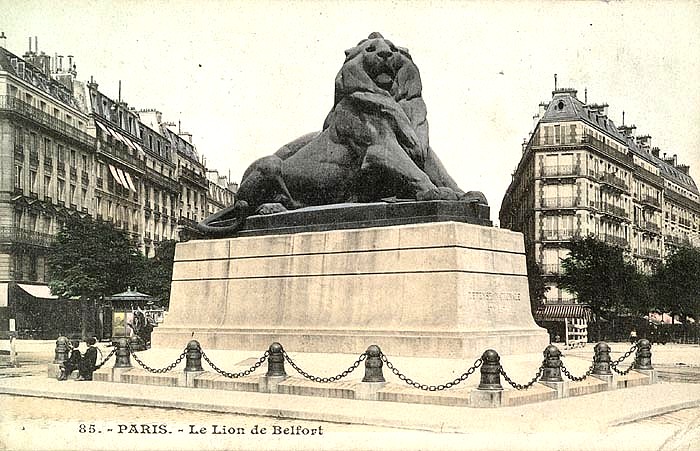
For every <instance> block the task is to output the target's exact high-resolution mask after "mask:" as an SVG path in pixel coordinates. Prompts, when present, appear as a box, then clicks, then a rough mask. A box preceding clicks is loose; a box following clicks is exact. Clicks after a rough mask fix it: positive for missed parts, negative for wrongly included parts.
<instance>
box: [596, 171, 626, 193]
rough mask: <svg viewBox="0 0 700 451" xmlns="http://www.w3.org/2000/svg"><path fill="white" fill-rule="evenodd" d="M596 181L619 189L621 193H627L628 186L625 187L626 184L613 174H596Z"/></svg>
mask: <svg viewBox="0 0 700 451" xmlns="http://www.w3.org/2000/svg"><path fill="white" fill-rule="evenodd" d="M598 180H600V181H601V182H602V183H605V184H607V185H610V186H613V187H615V188H618V189H621V190H623V191H629V186H628V185H627V182H625V181H624V180H623V179H622V178H620V177H618V176H616V175H615V174H610V173H603V174H598Z"/></svg>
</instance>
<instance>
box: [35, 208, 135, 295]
mask: <svg viewBox="0 0 700 451" xmlns="http://www.w3.org/2000/svg"><path fill="white" fill-rule="evenodd" d="M139 259H140V253H139V250H138V248H137V246H136V244H135V243H134V242H133V241H131V240H130V239H129V237H128V236H127V235H126V233H124V232H123V231H121V230H117V229H115V228H114V227H113V226H112V224H110V223H107V222H102V221H94V220H92V219H91V218H90V217H86V218H79V217H71V218H69V219H68V220H67V221H66V222H65V224H64V226H63V227H62V228H61V230H60V231H59V232H58V235H57V236H56V240H55V241H54V243H53V244H52V246H51V249H50V252H49V256H48V259H47V266H48V272H49V279H50V281H49V287H50V288H51V292H52V293H53V294H56V295H60V296H64V297H71V296H80V297H86V298H91V299H96V298H97V297H99V296H108V295H110V294H114V293H119V292H122V291H125V290H126V288H127V286H128V285H129V283H130V280H131V279H132V277H133V274H134V270H135V269H136V268H137V267H138V262H139Z"/></svg>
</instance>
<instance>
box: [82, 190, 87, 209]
mask: <svg viewBox="0 0 700 451" xmlns="http://www.w3.org/2000/svg"><path fill="white" fill-rule="evenodd" d="M82 191H83V192H82V194H83V197H82V198H81V204H82V206H83V207H87V190H86V189H85V188H83V190H82Z"/></svg>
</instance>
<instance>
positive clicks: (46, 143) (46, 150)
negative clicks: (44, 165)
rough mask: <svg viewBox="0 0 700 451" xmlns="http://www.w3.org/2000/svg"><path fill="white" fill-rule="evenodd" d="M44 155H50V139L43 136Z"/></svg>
mask: <svg viewBox="0 0 700 451" xmlns="http://www.w3.org/2000/svg"><path fill="white" fill-rule="evenodd" d="M44 156H45V157H51V140H50V139H49V138H44Z"/></svg>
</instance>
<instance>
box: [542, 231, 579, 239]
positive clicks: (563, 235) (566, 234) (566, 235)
mask: <svg viewBox="0 0 700 451" xmlns="http://www.w3.org/2000/svg"><path fill="white" fill-rule="evenodd" d="M577 236H578V232H577V231H576V230H574V229H543V230H542V233H541V238H542V240H543V241H568V240H571V239H573V238H576V237H577Z"/></svg>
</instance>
